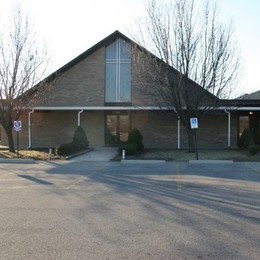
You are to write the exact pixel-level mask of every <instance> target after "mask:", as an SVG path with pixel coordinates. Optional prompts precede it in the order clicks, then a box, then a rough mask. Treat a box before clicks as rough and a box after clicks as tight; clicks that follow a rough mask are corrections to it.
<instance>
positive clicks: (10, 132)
mask: <svg viewBox="0 0 260 260" xmlns="http://www.w3.org/2000/svg"><path fill="white" fill-rule="evenodd" d="M3 127H4V130H5V133H6V135H7V139H8V146H9V152H12V153H15V148H14V139H13V126H12V124H9V125H8V126H3Z"/></svg>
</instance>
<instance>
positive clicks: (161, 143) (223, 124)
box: [1, 43, 238, 148]
mask: <svg viewBox="0 0 260 260" xmlns="http://www.w3.org/2000/svg"><path fill="white" fill-rule="evenodd" d="M106 44H108V43H106ZM106 44H103V45H100V46H98V48H96V49H95V50H94V51H91V52H90V53H88V55H86V56H84V58H82V59H80V60H77V62H75V64H73V66H67V65H66V66H67V67H66V66H65V67H66V69H64V71H62V73H60V74H58V77H57V78H56V79H55V80H54V81H53V84H52V87H51V90H50V92H49V93H48V99H47V100H45V101H44V102H43V103H42V104H40V105H39V106H41V107H43V109H42V110H40V109H39V110H37V109H35V111H34V112H33V113H32V114H31V136H29V130H28V113H29V111H26V112H25V113H24V115H23V117H22V118H21V120H22V121H23V130H22V131H21V132H20V133H19V135H20V145H21V147H24V148H26V147H28V146H29V143H30V142H29V140H30V141H31V147H33V148H50V147H56V146H57V145H60V144H63V143H68V142H71V141H72V137H73V133H74V130H75V129H76V127H77V125H78V114H79V112H80V110H81V108H82V109H83V110H84V111H83V113H81V114H80V122H81V126H82V127H83V129H84V130H85V132H86V134H87V137H88V139H89V142H90V146H91V147H98V146H103V145H106V140H105V131H106V113H107V112H106V110H107V106H106V105H107V104H105V46H106ZM143 55H144V54H143V53H142V52H141V51H140V49H134V56H133V60H132V102H131V104H127V105H128V106H134V107H135V109H136V111H129V112H128V113H129V115H130V116H129V120H130V121H129V126H130V128H134V127H136V128H138V129H139V130H140V131H141V133H142V134H143V137H144V145H145V147H151V148H152V147H157V148H158V147H161V148H163V147H164V148H177V147H178V120H177V116H176V114H175V113H174V112H163V111H155V110H151V111H147V109H146V110H145V109H144V108H142V109H140V110H138V107H150V106H151V107H152V106H156V105H157V104H156V102H155V101H154V100H153V98H151V96H150V95H149V94H148V93H149V91H148V90H149V86H150V83H151V82H150V83H149V81H143V80H142V79H140V72H142V75H145V71H147V70H148V67H146V64H147V61H146V60H145V55H144V56H143ZM149 72H150V73H151V71H149ZM144 77H145V76H144ZM150 79H151V78H150ZM121 105H122V104H119V106H121ZM123 105H125V104H123ZM53 107H56V108H57V107H58V108H60V109H59V110H55V109H54V108H53ZM75 107H78V108H79V109H75ZM89 107H99V108H98V110H97V109H93V110H92V111H90V110H88V109H89ZM84 108H85V109H84ZM102 108H103V109H102ZM115 108H116V107H115ZM118 110H120V108H118ZM237 117H238V116H237V113H236V112H234V113H233V114H232V116H231V119H232V121H231V147H235V146H236V144H237V133H238V129H237V126H238V118H237ZM227 128H228V120H227V114H226V113H224V112H222V114H216V113H215V114H214V113H213V114H212V115H207V116H205V117H204V118H202V120H201V121H200V122H199V129H198V131H197V137H198V145H199V147H200V148H223V147H227V140H228V133H227ZM1 133H2V134H1V139H2V140H1V144H7V142H6V136H5V134H4V132H3V130H2V131H1ZM14 134H15V133H14ZM14 139H15V138H14ZM180 146H181V148H187V147H188V141H187V137H186V132H185V130H184V128H183V127H181V129H180Z"/></svg>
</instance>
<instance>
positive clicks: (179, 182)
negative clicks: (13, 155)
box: [0, 159, 260, 260]
mask: <svg viewBox="0 0 260 260" xmlns="http://www.w3.org/2000/svg"><path fill="white" fill-rule="evenodd" d="M0 223H1V224H0V259H1V260H2V259H8V260H9V259H14V260H16V259H26V260H31V259H33V260H37V259H62V260H63V259H70V260H73V259H94V260H95V259H98V260H99V259H102V260H103V259H238V260H240V259H241V260H242V259H243V260H244V259H255V260H256V259H259V255H260V249H259V244H260V226H259V224H260V163H238V162H236V163H232V164H205V163H203V164H198V163H196V164H192V163H174V162H166V163H161V162H158V163H152V164H151V163H145V162H143V163H138V164H137V163H136V164H134V163H131V164H124V163H120V162H108V161H107V162H105V161H103V162H101V161H100V162H97V161H92V162H91V161H85V160H74V159H73V160H71V161H63V162H58V161H46V162H36V163H34V164H0Z"/></svg>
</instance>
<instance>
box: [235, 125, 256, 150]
mask: <svg viewBox="0 0 260 260" xmlns="http://www.w3.org/2000/svg"><path fill="white" fill-rule="evenodd" d="M254 144H255V142H254V137H253V134H252V132H251V131H250V130H249V129H248V128H246V129H245V130H244V131H243V133H242V135H241V136H240V138H239V140H238V146H239V147H241V148H247V147H249V146H251V145H254Z"/></svg>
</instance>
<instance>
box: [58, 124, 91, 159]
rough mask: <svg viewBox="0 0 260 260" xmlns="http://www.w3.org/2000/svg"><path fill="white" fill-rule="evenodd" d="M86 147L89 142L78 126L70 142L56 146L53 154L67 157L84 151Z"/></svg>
mask: <svg viewBox="0 0 260 260" xmlns="http://www.w3.org/2000/svg"><path fill="white" fill-rule="evenodd" d="M88 147H89V141H88V138H87V136H86V133H85V131H84V129H83V128H82V127H81V126H78V127H77V128H76V129H75V131H74V135H73V139H72V142H71V143H67V144H61V145H59V146H57V147H56V149H55V152H56V154H58V155H61V156H67V155H71V154H74V153H77V152H80V151H83V150H86V149H87V148H88Z"/></svg>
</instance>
